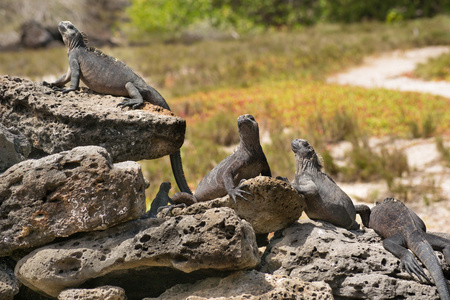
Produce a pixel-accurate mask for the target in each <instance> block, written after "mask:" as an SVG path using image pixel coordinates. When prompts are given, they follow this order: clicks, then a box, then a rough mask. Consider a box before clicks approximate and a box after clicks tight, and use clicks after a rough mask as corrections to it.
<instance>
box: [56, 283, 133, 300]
mask: <svg viewBox="0 0 450 300" xmlns="http://www.w3.org/2000/svg"><path fill="white" fill-rule="evenodd" d="M98 299H102V300H126V299H127V296H126V295H125V290H124V289H123V288H120V287H117V286H109V285H107V286H100V287H98V288H93V289H67V290H64V291H62V292H61V293H60V294H59V295H58V300H98Z"/></svg>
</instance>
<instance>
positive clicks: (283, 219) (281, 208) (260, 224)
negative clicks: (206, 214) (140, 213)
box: [159, 176, 305, 234]
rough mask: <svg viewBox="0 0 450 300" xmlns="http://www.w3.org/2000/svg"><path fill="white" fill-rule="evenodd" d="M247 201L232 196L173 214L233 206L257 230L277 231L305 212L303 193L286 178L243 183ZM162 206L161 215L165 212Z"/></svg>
mask: <svg viewBox="0 0 450 300" xmlns="http://www.w3.org/2000/svg"><path fill="white" fill-rule="evenodd" d="M241 186H242V189H243V190H244V191H248V192H250V193H251V194H252V195H245V197H246V198H247V199H248V201H245V200H243V199H240V200H238V201H237V204H236V203H235V202H234V201H233V199H232V198H231V197H230V196H228V195H227V196H225V197H223V198H218V199H214V200H210V201H205V202H199V203H195V204H193V205H191V206H189V207H187V208H184V209H181V208H175V209H173V211H172V213H173V215H184V214H189V215H191V214H197V213H199V212H202V211H205V210H207V209H210V208H213V207H230V208H233V209H234V210H235V211H236V213H237V214H238V216H239V217H241V218H242V219H245V220H246V221H247V222H249V223H250V224H252V226H253V229H254V231H255V233H256V234H262V233H269V232H274V231H277V230H279V229H282V228H285V227H287V226H288V225H290V224H292V223H294V222H295V221H297V220H298V218H300V216H301V215H302V212H303V209H304V208H305V201H304V198H303V196H302V195H300V194H298V193H297V191H296V190H295V189H294V188H293V187H292V186H291V185H290V184H289V183H287V182H284V181H282V180H278V179H275V178H270V177H266V176H258V177H255V178H252V179H248V180H246V181H244V182H243V183H242V185H241ZM166 212H167V209H163V210H162V211H161V212H160V214H159V216H164V215H165V214H166Z"/></svg>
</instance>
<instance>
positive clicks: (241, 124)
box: [237, 115, 260, 148]
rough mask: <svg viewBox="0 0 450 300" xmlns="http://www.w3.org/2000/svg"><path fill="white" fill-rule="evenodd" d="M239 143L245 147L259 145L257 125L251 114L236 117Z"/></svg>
mask: <svg viewBox="0 0 450 300" xmlns="http://www.w3.org/2000/svg"><path fill="white" fill-rule="evenodd" d="M237 121H238V128H239V137H240V139H241V144H244V145H245V146H246V147H247V148H252V147H259V146H260V143H259V127H258V123H257V122H256V120H255V118H254V117H253V116H252V115H242V116H239V118H238V119H237Z"/></svg>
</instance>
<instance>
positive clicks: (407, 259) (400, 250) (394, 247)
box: [383, 234, 430, 282]
mask: <svg viewBox="0 0 450 300" xmlns="http://www.w3.org/2000/svg"><path fill="white" fill-rule="evenodd" d="M404 245H406V242H405V240H404V239H403V237H402V236H401V235H399V234H396V235H393V236H391V237H389V238H387V239H384V240H383V247H384V248H385V249H386V250H387V251H389V252H391V253H392V254H394V255H395V256H396V257H397V258H399V259H400V266H401V268H402V269H404V270H406V272H408V274H409V275H410V276H411V277H413V274H414V275H416V276H417V278H418V279H419V280H421V279H422V278H423V279H425V280H426V281H428V282H430V279H429V278H428V277H427V275H425V272H424V271H423V269H422V267H421V266H420V265H419V263H418V262H417V260H416V258H415V257H414V255H413V254H412V253H411V252H409V251H408V249H407V248H405V247H404Z"/></svg>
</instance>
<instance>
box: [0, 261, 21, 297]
mask: <svg viewBox="0 0 450 300" xmlns="http://www.w3.org/2000/svg"><path fill="white" fill-rule="evenodd" d="M11 264H12V263H11V262H10V261H9V260H7V259H0V300H12V299H14V295H16V294H17V293H18V292H19V286H20V283H19V281H18V280H17V279H16V276H14V271H13V267H14V266H13V267H11Z"/></svg>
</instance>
